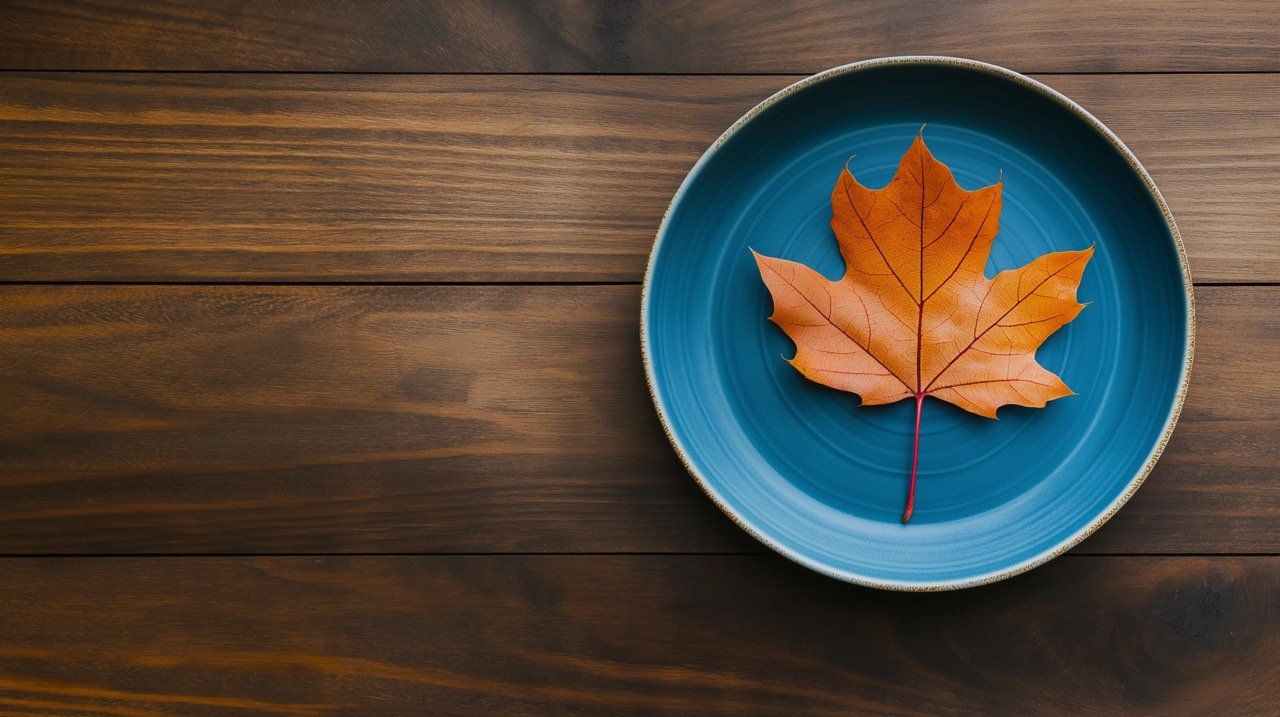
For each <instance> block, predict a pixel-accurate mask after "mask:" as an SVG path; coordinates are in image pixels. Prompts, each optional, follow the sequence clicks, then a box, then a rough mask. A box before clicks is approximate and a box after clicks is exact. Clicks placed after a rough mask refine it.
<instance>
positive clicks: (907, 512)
mask: <svg viewBox="0 0 1280 717" xmlns="http://www.w3.org/2000/svg"><path fill="white" fill-rule="evenodd" d="M923 411H924V394H923V393H917V394H916V440H915V447H914V448H913V449H912V450H911V487H910V488H908V489H907V507H906V508H905V509H904V510H903V511H902V522H904V523H905V522H907V521H908V520H911V514H912V513H913V512H914V511H915V509H916V473H917V471H918V470H919V468H920V414H921V413H922V412H923Z"/></svg>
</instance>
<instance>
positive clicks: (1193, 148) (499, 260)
mask: <svg viewBox="0 0 1280 717" xmlns="http://www.w3.org/2000/svg"><path fill="white" fill-rule="evenodd" d="M794 79H796V78H794V77H475V76H466V77H418V76H340V77H332V76H301V75H287V76H278V75H167V74H142V75H133V74H106V75H102V74H95V75H84V74H76V73H73V74H43V75H26V74H9V75H0V126H3V128H4V131H3V132H0V278H5V279H9V280H22V281H71V280H90V281H92V280H110V281H182V280H197V281H243V280H254V281H274V280H292V281H299V280H302V281H335V280H345V281H557V280H571V281H578V280H586V281H600V280H605V281H636V280H638V279H639V278H640V276H641V274H642V272H643V268H644V262H645V258H646V256H647V254H648V251H649V247H650V245H651V243H652V240H653V234H654V231H655V230H656V228H657V225H658V223H659V221H660V220H661V218H662V213H663V211H664V210H665V209H666V206H667V203H668V202H669V201H670V199H671V196H672V195H673V194H674V193H675V190H676V188H677V187H678V186H679V184H680V181H681V180H682V179H683V177H684V175H685V172H687V171H688V169H689V167H690V166H691V165H692V164H693V162H694V161H695V160H696V159H697V157H698V156H699V155H700V154H701V152H702V151H703V150H704V149H706V147H707V146H708V145H709V144H710V143H711V142H712V141H713V140H714V139H715V137H716V136H718V135H719V133H720V132H721V131H722V130H723V129H724V128H725V127H727V126H728V125H729V124H731V123H732V122H733V120H734V119H736V118H737V117H738V116H739V115H740V114H741V113H743V112H745V111H746V110H747V109H749V108H750V107H751V106H753V105H754V104H755V103H756V102H758V101H760V100H761V99H763V98H764V97H766V96H768V95H769V94H770V93H772V92H773V91H775V90H777V89H779V88H780V87H782V86H784V85H786V84H787V83H789V82H791V81H792V80H794ZM1045 79H1047V80H1048V81H1049V82H1050V83H1051V84H1052V85H1053V86H1055V87H1057V88H1058V89H1060V90H1062V91H1064V92H1066V93H1067V94H1069V95H1071V96H1073V97H1075V98H1076V99H1078V100H1079V101H1080V102H1082V103H1083V104H1084V105H1085V106H1086V107H1088V108H1089V109H1091V110H1092V111H1094V112H1096V113H1097V114H1098V115H1099V116H1100V117H1101V118H1102V119H1103V120H1104V121H1105V122H1107V123H1109V124H1110V125H1111V127H1112V128H1113V129H1115V130H1116V131H1117V132H1118V133H1119V134H1120V136H1121V137H1122V138H1123V139H1125V140H1126V141H1128V142H1129V143H1130V144H1131V145H1132V147H1133V149H1134V150H1135V151H1136V152H1137V154H1138V156H1139V157H1140V158H1141V159H1143V160H1144V161H1145V162H1146V163H1147V165H1148V167H1149V169H1150V170H1151V172H1152V174H1153V175H1154V176H1155V179H1156V181H1157V182H1158V183H1159V184H1160V186H1161V188H1162V190H1163V191H1164V192H1165V195H1166V196H1167V198H1168V200H1169V202H1170V204H1171V206H1172V208H1173V211H1174V213H1175V216H1176V217H1177V219H1178V221H1179V223H1180V226H1181V228H1182V230H1183V234H1184V237H1185V242H1186V245H1187V249H1188V252H1189V253H1190V257H1191V264H1192V269H1193V271H1194V274H1195V278H1196V280H1198V281H1278V280H1280V242H1276V241H1275V240H1274V237H1275V236H1276V235H1277V234H1280V203H1277V202H1275V201H1272V199H1273V195H1274V193H1275V187H1277V186H1280V149H1278V148H1280V76H1276V75H1206V76H1194V77H1170V76H1133V75H1129V76H1059V77H1051V78H1045Z"/></svg>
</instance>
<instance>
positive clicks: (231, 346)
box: [0, 286, 1280, 553]
mask: <svg viewBox="0 0 1280 717" xmlns="http://www.w3.org/2000/svg"><path fill="white" fill-rule="evenodd" d="M1198 299H1199V306H1200V314H1199V318H1200V332H1199V336H1198V361H1197V368H1196V376H1195V381H1194V382H1193V386H1192V390H1191V393H1190V396H1189V399H1188V404H1187V407H1186V410H1185V413H1184V415H1183V418H1182V421H1181V423H1180V424H1179V427H1178V430H1177V431H1176V432H1175V434H1174V437H1173V440H1172V442H1171V444H1170V446H1169V448H1168V450H1167V452H1166V453H1165V456H1164V458H1163V459H1162V460H1161V462H1160V465H1159V466H1158V467H1157V469H1156V471H1155V472H1154V473H1153V474H1152V476H1151V477H1150V478H1149V480H1148V482H1147V485H1145V486H1144V487H1143V489H1142V490H1141V491H1139V493H1138V496H1137V497H1136V498H1135V499H1134V501H1133V502H1132V503H1131V504H1130V505H1129V506H1127V507H1126V508H1125V509H1124V510H1123V511H1122V512H1121V513H1120V514H1119V515H1118V516H1117V517H1116V518H1115V519H1114V520H1113V521H1112V522H1111V523H1109V524H1108V526H1107V527H1105V528H1104V529H1103V531H1102V532H1101V533H1100V534H1099V535H1098V536H1095V538H1093V539H1091V540H1090V541H1088V542H1086V543H1085V544H1084V545H1083V546H1082V550H1084V551H1088V552H1107V553H1112V552H1117V553H1125V552H1130V553H1131V552H1139V553H1160V552H1183V553H1185V552H1192V553H1202V552H1235V551H1243V552H1280V532H1277V531H1276V530H1275V526H1276V524H1277V520H1280V482H1277V481H1276V480H1275V470H1274V469H1275V466H1276V465H1277V463H1278V462H1280V453H1278V451H1280V441H1277V437H1278V436H1280V355H1277V354H1276V352H1275V351H1274V350H1273V347H1274V346H1275V345H1276V343H1277V339H1280V288H1278V287H1204V288H1202V289H1201V290H1200V292H1199V296H1198ZM638 304H639V290H638V288H637V287H634V286H522V287H472V286H453V287H350V286H341V287H334V286H290V287H232V286H213V287H207V286H197V287H192V286H142V287H140V286H122V287H117V286H73V287H66V286H35V287H33V286H8V287H0V396H5V397H6V402H5V410H4V411H0V505H3V506H4V510H3V511H0V553H57V552H71V553H101V552H107V553H135V552H141V553H154V552H234V553H244V552H248V553H253V552H322V553H332V552H424V551H425V552H458V551H460V552H492V551H502V552H522V551H536V552H545V551H553V552H562V551H568V552H580V551H620V552H632V551H664V552H665V551H677V552H682V551H692V552H700V551H708V552H713V551H756V550H760V548H759V546H758V545H757V544H756V543H755V542H754V541H752V540H751V539H749V538H748V537H746V536H745V534H743V533H742V532H741V531H739V530H738V528H737V527H736V526H734V525H733V524H732V523H731V522H730V521H729V520H728V519H726V518H725V517H723V516H722V515H720V513H719V512H718V511H717V510H716V509H715V508H714V507H713V506H712V505H711V504H710V502H709V501H708V500H707V499H706V498H705V497H704V496H703V495H702V494H701V493H700V492H699V491H698V490H697V489H696V487H695V486H694V484H693V481H692V480H691V479H690V478H689V477H688V476H687V475H686V473H685V472H684V470H683V468H682V467H681V466H680V465H679V463H678V462H677V461H676V459H675V458H674V456H673V453H672V451H671V449H670V447H669V446H668V445H667V443H666V440H665V438H664V437H663V435H662V432H661V430H660V428H659V426H658V422H657V419H656V418H655V415H654V411H653V408H652V406H651V405H650V402H649V397H648V394H647V392H646V390H645V385H644V379H643V377H642V372H641V365H640V356H639V346H638V337H637V331H636V322H637V319H636V312H637V307H638Z"/></svg>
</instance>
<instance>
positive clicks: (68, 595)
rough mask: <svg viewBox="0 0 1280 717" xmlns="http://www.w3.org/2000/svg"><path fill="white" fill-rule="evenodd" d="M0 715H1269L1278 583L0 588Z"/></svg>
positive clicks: (502, 568) (115, 562) (143, 564)
mask: <svg viewBox="0 0 1280 717" xmlns="http://www.w3.org/2000/svg"><path fill="white" fill-rule="evenodd" d="M0 572H3V574H4V575H5V576H6V580H5V581H4V582H3V583H0V709H2V708H4V707H11V708H15V709H16V708H19V707H34V706H37V705H39V706H44V707H46V708H47V709H49V710H51V711H55V712H57V713H59V714H67V713H76V714H81V713H85V714H88V713H99V712H100V713H105V714H125V715H155V714H188V715H205V714H209V715H222V714H243V713H246V712H247V713H255V714H284V715H325V714H344V715H345V714H420V713H422V712H423V711H426V712H429V713H430V714H433V715H455V714H457V715H475V714H486V715H507V714H513V715H514V714H522V715H523V714H555V715H599V714H611V715H615V714H616V715H621V714H628V715H629V714H691V715H709V714H743V715H761V714H815V715H841V716H843V715H848V714H931V715H961V714H985V715H1019V716H1021V715H1026V714H1029V713H1032V714H1036V715H1080V714H1148V715H1151V714H1159V715H1203V714H1214V715H1261V714H1272V713H1275V712H1276V711H1277V710H1280V592H1277V591H1276V589H1275V585H1276V583H1277V581H1280V558H1275V557H1266V558H1264V557H1254V558H1220V559H1205V558H1139V557H1129V558H1080V557H1066V558H1061V559H1059V560H1057V561H1055V562H1053V563H1050V564H1049V565H1046V566H1045V567H1043V568H1040V569H1038V570H1036V571H1034V572H1032V573H1029V574H1027V575H1024V576H1021V577H1018V578H1015V579H1013V581H1011V582H1008V583H1005V584H1001V585H998V586H991V587H987V588H979V589H974V590H967V591H963V592H959V593H945V594H934V595H928V594H923V595H922V594H914V595H912V594H905V595H904V594H885V593H879V592H875V591H871V590H865V589H860V588H855V587H852V586H849V585H845V584H842V583H838V582H836V581H834V580H830V579H827V578H824V577H821V576H818V575H815V574H812V573H809V572H807V571H805V570H803V569H802V568H799V567H797V566H793V565H791V564H790V563H787V562H786V561H785V560H784V559H782V558H780V557H776V556H685V557H672V556H665V557H657V556H648V557H646V556H630V557H627V556H595V557H593V556H564V557H531V556H520V557H495V556H474V557H458V556H453V557H381V558H375V557H365V558H319V559H307V558H231V559H227V558H222V559H219V558H182V559H163V558H150V559H138V558H132V559H102V558H99V559H76V558H44V559H21V560H6V561H2V562H0Z"/></svg>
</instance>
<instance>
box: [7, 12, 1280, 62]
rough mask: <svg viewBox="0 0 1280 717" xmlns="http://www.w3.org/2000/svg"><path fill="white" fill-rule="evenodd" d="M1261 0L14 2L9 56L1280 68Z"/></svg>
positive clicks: (1277, 41)
mask: <svg viewBox="0 0 1280 717" xmlns="http://www.w3.org/2000/svg"><path fill="white" fill-rule="evenodd" d="M1275 20H1276V17H1275V12H1274V8H1272V7H1270V6H1269V5H1268V4H1267V3H1265V2H1248V1H1247V0H1230V1H1221V2H1213V3H1188V2H1177V0H1142V1H1140V2H1128V3H1113V2H1106V1H1105V0H1082V1H1080V2H1071V3H1064V2H1055V1H1054V0H1004V1H1002V2H983V3H954V4H947V5H939V4H937V3H930V2H925V1H924V0H893V1H891V2H879V3H846V2H840V1H839V0H802V1H799V2H786V3H771V2H754V3H741V2H733V1H732V0H720V1H718V2H706V1H699V2H689V1H686V2H678V3H673V2H663V1H661V0H648V1H646V2H627V3H610V2H591V1H588V2H580V1H577V0H559V1H554V2H551V1H543V2H516V1H509V2H503V1H493V0H490V1H474V0H473V1H468V2H425V3H397V2H355V3H353V2H342V1H341V0H323V1H321V2H309V3H307V4H306V6H305V7H300V6H298V5H297V4H295V3H290V2H287V1H285V0H259V1H258V2H252V3H243V2H236V1H235V0H214V1H205V2H197V1H196V0H187V1H186V2H172V1H170V2H148V3H145V4H139V3H134V2H126V1H125V0H95V1H93V2H88V1H83V0H82V1H80V2H57V3H50V2H43V1H42V0H23V1H21V2H7V3H5V4H4V6H3V9H2V10H0V68H7V69H70V70H103V69H107V70H116V69H119V70H313V71H314V70H320V71H374V72H386V71H396V72H699V73H707V72H712V73H714V72H773V73H778V72H814V71H817V70H820V69H823V68H826V67H830V66H833V65H840V64H844V63H846V62H850V61H853V60H858V59H862V58H866V57H877V56H884V55H904V54H906V55H910V54H919V53H921V52H922V51H927V52H931V53H935V54H944V55H960V56H969V57H976V58H978V59H983V60H988V61H992V62H997V63H1001V64H1005V65H1009V66H1012V67H1014V68H1015V69H1022V70H1029V71H1037V72H1063V71H1074V72H1114V71H1137V70H1140V71H1162V70H1163V71H1167V70H1193V71H1205V70H1273V71H1274V70H1280V36H1278V35H1277V33H1276V32H1275Z"/></svg>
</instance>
